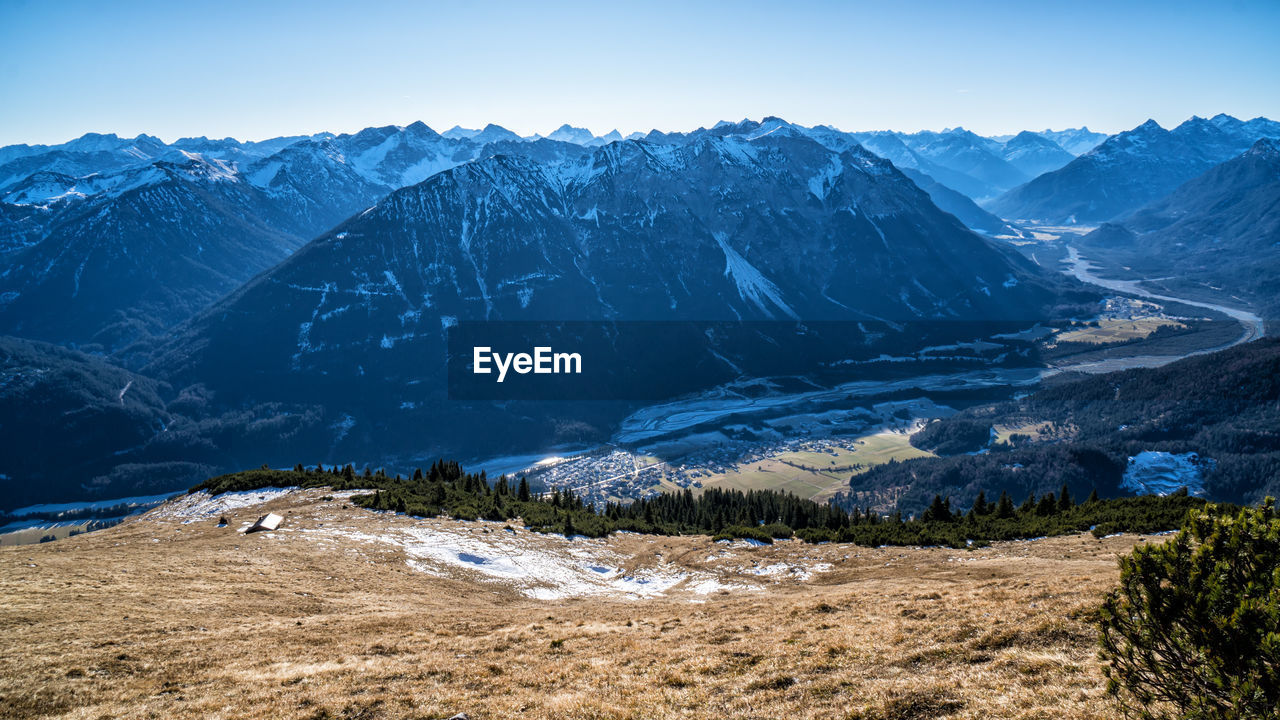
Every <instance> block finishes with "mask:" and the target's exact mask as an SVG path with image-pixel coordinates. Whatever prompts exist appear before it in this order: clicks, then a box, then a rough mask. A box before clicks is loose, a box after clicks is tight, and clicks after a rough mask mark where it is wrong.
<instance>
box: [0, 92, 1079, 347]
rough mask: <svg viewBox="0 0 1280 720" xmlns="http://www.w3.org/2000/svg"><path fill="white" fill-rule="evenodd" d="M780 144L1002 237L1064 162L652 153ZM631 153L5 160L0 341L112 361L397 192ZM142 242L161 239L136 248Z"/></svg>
mask: <svg viewBox="0 0 1280 720" xmlns="http://www.w3.org/2000/svg"><path fill="white" fill-rule="evenodd" d="M780 129H781V130H785V131H786V132H791V133H796V134H800V135H804V136H806V137H809V138H811V139H813V140H815V141H817V142H819V143H821V144H823V145H824V147H827V148H828V149H831V150H836V151H843V150H847V149H850V148H853V147H855V146H857V145H859V144H860V141H861V142H865V143H866V144H867V145H868V146H869V148H870V149H871V150H872V151H873V152H877V153H879V154H881V155H882V156H885V157H888V158H889V159H891V160H893V161H894V162H895V164H896V165H898V166H899V167H900V168H901V169H903V170H904V171H906V172H907V173H908V174H909V176H910V177H911V178H912V180H914V181H916V182H917V183H918V184H920V186H921V187H922V188H924V189H925V190H926V191H927V192H928V193H929V195H930V198H931V199H932V200H933V201H934V202H935V203H936V204H938V205H939V207H942V208H943V209H944V210H946V211H948V212H951V213H953V214H955V215H956V216H957V217H959V218H960V219H961V220H962V221H963V222H965V223H966V224H968V225H969V227H971V228H973V229H977V230H980V231H982V232H987V233H990V234H997V235H1016V234H1018V232H1019V231H1018V230H1017V229H1015V228H1013V227H1012V226H1010V225H1008V224H1007V223H1005V222H1003V221H1002V220H1000V219H999V218H997V217H995V216H993V215H991V214H990V213H987V212H985V211H983V210H982V209H980V208H979V207H978V206H977V205H976V204H975V203H974V202H973V201H972V196H978V195H984V194H990V193H993V192H995V191H996V190H997V189H998V187H1004V186H1005V185H1008V184H1010V183H1013V182H1015V181H1018V180H1020V179H1023V178H1024V177H1025V172H1026V171H1027V170H1028V169H1034V168H1036V167H1040V166H1042V165H1044V164H1045V163H1048V164H1052V163H1053V162H1057V161H1065V160H1064V157H1065V156H1067V154H1066V153H1065V151H1062V150H1061V149H1059V148H1057V147H1056V146H1054V145H1052V143H1051V141H1049V140H1045V139H1044V138H1043V137H1042V136H1041V135H1036V134H1032V133H1021V134H1019V135H1018V136H1016V137H1014V138H1012V139H1010V140H1009V141H1008V142H1006V143H999V142H996V141H993V140H988V139H984V138H980V137H978V136H977V135H974V134H973V133H969V132H968V131H965V130H963V129H956V130H951V131H946V132H943V133H918V134H915V135H898V134H893V133H875V134H850V133H844V132H841V131H838V130H835V129H833V128H829V127H826V126H818V127H814V128H804V127H801V126H798V125H794V124H791V123H787V122H785V121H783V120H781V119H779V118H773V117H770V118H765V119H764V120H762V121H759V122H755V121H750V120H744V121H742V122H738V123H728V122H722V123H719V124H717V125H715V126H713V127H712V128H710V129H706V128H702V129H699V130H695V131H693V132H690V133H661V132H658V131H652V132H650V133H648V134H646V135H644V136H643V138H644V139H645V141H646V142H650V143H653V144H663V145H667V144H675V145H680V144H687V143H690V142H694V141H697V140H698V139H700V138H704V137H741V138H746V139H751V138H754V137H758V136H762V135H765V134H768V133H772V132H777V131H779V130H780ZM637 137H638V135H635V134H633V136H632V138H633V139H635V138H637ZM620 140H621V136H620V134H619V133H617V132H616V131H614V132H611V133H609V134H608V135H604V136H599V137H597V136H593V135H592V134H591V133H590V132H588V131H586V130H583V129H581V128H574V127H571V126H568V125H565V126H562V127H560V128H558V129H557V130H556V131H554V132H552V133H551V134H550V135H549V136H548V137H546V138H543V137H540V136H534V137H532V138H521V137H520V136H518V135H517V134H515V133H513V132H511V131H509V130H506V129H505V128H502V127H499V126H497V125H488V126H486V127H485V128H483V129H480V130H467V129H463V128H453V129H451V130H449V131H447V132H445V133H443V134H439V133H436V132H435V131H434V130H432V129H431V128H429V127H427V126H426V125H425V124H423V123H421V122H417V123H413V124H411V125H408V126H405V127H395V126H387V127H378V128H367V129H365V130H362V131H360V132H358V133H354V134H343V135H333V134H330V133H321V134H317V135H310V136H294V137H283V138H275V139H271V140H266V141H261V142H239V141H237V140H234V139H230V138H227V139H221V140H211V139H208V138H184V139H181V140H178V141H177V142H174V143H172V144H171V145H166V144H165V143H163V142H161V141H160V140H159V139H157V138H154V137H150V136H146V135H140V136H138V137H136V138H119V137H116V136H115V135H94V134H91V135H86V136H84V137H82V138H79V139H77V140H74V141H71V142H69V143H65V144H63V145H59V146H53V147H48V146H26V145H19V146H10V147H6V148H2V149H0V254H2V255H3V256H4V257H5V261H6V263H7V265H6V268H5V270H4V271H3V273H0V333H9V334H14V335H19V336H23V337H30V338H34V339H39V340H44V341H49V342H55V343H62V344H70V345H73V346H76V347H83V348H85V349H88V350H90V351H105V352H114V351H117V350H120V349H121V348H123V347H125V346H127V345H128V344H130V343H131V342H135V341H137V340H140V339H143V338H146V337H148V336H154V335H158V334H162V333H163V332H165V331H166V330H167V329H168V328H171V327H173V326H174V325H176V324H177V323H179V322H181V321H183V320H185V319H187V318H189V317H191V316H192V315H194V314H195V313H197V312H198V311H200V310H202V309H204V308H206V307H208V306H209V304H210V303H212V302H213V301H214V300H216V299H218V298H220V297H222V296H224V295H226V294H227V293H229V292H231V291H232V290H234V289H235V288H237V287H238V286H239V285H241V284H242V283H244V282H245V281H247V280H249V279H250V278H252V277H253V276H255V275H257V274H258V273H260V272H263V271H265V270H267V269H268V268H270V267H272V266H273V265H275V264H276V263H277V262H279V261H281V260H283V259H284V258H285V257H287V256H288V255H289V253H291V252H292V251H293V250H295V249H296V248H298V247H300V246H301V245H302V244H303V243H305V242H306V241H307V240H309V239H311V238H313V237H315V236H316V235H318V234H320V233H322V232H324V231H325V230H327V229H329V228H331V227H333V226H334V225H335V224H337V223H338V222H340V221H342V220H343V219H345V218H347V217H349V216H350V215H352V214H354V213H356V212H359V211H361V210H363V209H365V208H368V207H370V206H372V205H373V204H374V203H375V202H376V201H378V200H379V199H381V198H383V197H385V196H386V195H388V194H389V193H391V192H392V191H394V190H397V189H399V188H402V187H407V186H410V185H413V184H416V183H419V182H422V181H423V180H425V179H427V178H428V177H430V176H432V175H434V174H436V173H438V172H441V171H443V170H447V169H449V168H452V167H456V166H458V165H460V164H462V163H467V162H472V161H474V160H477V159H480V158H485V157H490V156H493V155H498V154H502V155H509V156H523V157H528V158H531V159H534V160H537V161H541V162H558V161H562V160H568V159H573V158H577V157H581V156H583V155H585V154H586V153H588V152H589V151H591V150H592V149H594V148H596V147H600V146H602V145H605V144H608V143H611V142H618V141H620ZM1006 157H1007V158H1008V159H1005V158H1006ZM1066 159H1069V157H1066ZM1028 163H1029V164H1028ZM1020 168H1021V169H1020ZM992 183H999V185H998V187H997V186H996V185H993V184H992ZM957 188H958V189H957ZM147 228H158V229H159V231H158V232H155V233H152V232H149V231H148V230H147ZM138 236H147V237H145V238H143V239H142V240H141V242H142V244H141V245H138V246H137V247H134V238H135V237H138ZM143 248H145V250H144V249H143ZM122 284H124V285H126V287H120V286H121V285H122Z"/></svg>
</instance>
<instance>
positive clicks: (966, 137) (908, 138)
mask: <svg viewBox="0 0 1280 720" xmlns="http://www.w3.org/2000/svg"><path fill="white" fill-rule="evenodd" d="M900 137H901V138H902V140H903V142H905V143H906V144H907V146H908V147H910V148H911V149H912V150H914V151H915V152H916V153H917V154H919V155H921V156H922V157H925V158H928V159H929V160H931V161H933V162H934V163H935V164H937V165H941V166H942V167H945V168H947V169H949V170H952V171H955V172H959V173H964V174H965V175H968V176H969V177H972V178H974V179H976V180H978V181H980V182H983V183H985V184H986V185H987V186H988V187H989V188H990V189H991V190H992V191H993V192H992V193H991V195H994V194H995V193H998V192H1003V191H1004V190H1008V189H1009V188H1012V187H1014V186H1016V185H1019V184H1021V183H1024V182H1026V181H1027V180H1028V179H1029V178H1028V176H1027V174H1026V173H1025V172H1023V171H1021V170H1019V169H1018V168H1017V167H1015V166H1014V165H1013V164H1012V163H1010V162H1009V161H1007V160H1006V159H1005V158H1004V157H1002V153H1003V147H1002V146H1001V145H1000V144H999V143H994V142H992V141H990V140H987V139H986V138H983V137H979V136H978V135H975V134H974V133H971V132H969V131H968V130H965V129H964V128H955V129H952V130H945V131H943V132H940V133H935V132H921V133H915V134H912V135H900ZM957 189H958V188H957ZM974 199H975V200H979V199H982V198H981V197H977V198H974Z"/></svg>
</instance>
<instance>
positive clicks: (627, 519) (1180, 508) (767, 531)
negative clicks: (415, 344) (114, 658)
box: [191, 460, 1205, 547]
mask: <svg viewBox="0 0 1280 720" xmlns="http://www.w3.org/2000/svg"><path fill="white" fill-rule="evenodd" d="M263 487H332V488H333V489H335V490H368V491H371V492H369V493H364V494H358V495H355V496H353V497H352V499H351V501H352V503H354V504H355V505H357V506H360V507H364V508H368V509H371V510H382V511H393V512H399V513H405V514H406V515H411V516H415V517H451V518H455V519H459V520H481V519H483V520H491V521H499V522H503V521H515V520H518V521H519V522H521V523H523V525H524V526H525V527H527V528H529V529H530V530H534V531H537V532H546V533H560V534H564V535H566V536H573V535H584V536H587V537H604V536H607V535H609V534H610V533H613V532H619V531H627V532H637V533H645V534H657V535H711V536H712V537H713V538H715V539H717V540H719V539H750V540H755V541H758V542H763V543H771V542H773V541H774V540H775V539H784V538H791V537H796V538H799V539H802V540H805V541H807V542H813V543H817V542H844V543H854V544H859V545H870V546H878V545H946V546H950V547H966V546H981V545H985V544H988V543H990V542H992V541H996V540H1013V539H1022V538H1033V537H1042V536H1050V535H1061V534H1067V533H1074V532H1081V531H1086V530H1092V531H1093V532H1094V533H1095V535H1098V536H1099V537H1101V536H1102V535H1105V534H1110V533H1117V532H1153V531H1160V530H1169V529H1174V528H1177V527H1179V525H1180V524H1181V522H1182V520H1183V518H1184V517H1185V516H1186V515H1187V513H1188V511H1189V510H1191V509H1193V508H1199V507H1203V506H1204V505H1205V502H1204V501H1203V500H1201V499H1199V498H1193V497H1188V496H1187V495H1186V494H1185V493H1179V494H1175V495H1171V496H1168V497H1157V496H1142V497H1129V498H1112V499H1101V498H1099V497H1098V495H1097V493H1096V492H1094V493H1092V494H1090V495H1089V496H1088V497H1087V498H1086V499H1085V501H1083V502H1077V501H1076V499H1075V498H1074V497H1073V495H1072V493H1071V490H1070V488H1069V487H1067V486H1066V485H1064V486H1063V487H1062V488H1061V489H1060V491H1059V492H1058V493H1046V494H1042V495H1036V494H1034V493H1032V494H1029V495H1028V496H1027V497H1026V498H1025V499H1024V500H1022V501H1021V503H1018V504H1015V501H1014V500H1013V498H1012V496H1011V495H1010V494H1009V493H1008V492H1002V493H1001V494H1000V495H999V497H998V498H997V499H996V500H995V501H988V499H987V497H986V494H985V493H984V492H979V494H978V496H977V498H976V500H975V501H974V502H973V503H972V504H971V505H970V506H969V507H968V508H967V509H961V508H958V507H953V506H952V502H951V500H950V498H945V497H943V496H941V495H936V496H935V497H934V498H933V501H932V503H930V504H929V506H928V507H927V509H925V510H924V511H922V512H920V513H917V514H912V515H904V514H903V513H902V512H895V513H893V514H890V515H882V514H880V513H877V512H875V511H873V510H872V509H871V508H857V507H854V508H849V509H845V508H842V507H840V506H838V505H837V504H835V503H817V502H814V501H812V500H807V499H803V498H799V497H797V496H795V495H792V494H790V493H784V492H778V491H773V490H750V491H746V492H743V491H739V490H726V489H720V488H708V489H706V490H704V491H703V492H701V493H699V494H697V495H695V494H694V493H693V492H692V490H690V489H687V488H686V489H685V490H682V491H679V492H669V493H662V494H660V495H656V496H654V497H651V498H645V499H641V500H636V501H635V502H631V503H612V502H610V503H605V504H604V505H602V506H597V505H595V504H593V503H587V502H584V500H583V498H582V497H581V496H580V495H577V494H576V493H574V492H573V491H572V490H570V489H556V490H552V491H550V492H542V493H539V492H535V491H534V490H533V489H532V488H531V487H530V485H529V482H528V480H527V479H526V478H524V477H520V478H518V479H514V478H509V477H507V476H506V475H502V476H500V477H499V478H498V479H497V480H496V481H490V480H489V478H488V476H487V475H486V473H484V472H480V473H470V472H466V471H465V470H463V468H462V466H461V465H459V464H458V463H457V462H455V461H446V460H440V461H437V462H435V463H433V464H432V465H431V467H430V468H428V469H427V470H425V471H424V470H422V469H418V470H415V471H414V473H413V475H412V476H411V477H409V478H402V477H400V476H399V475H396V476H394V477H392V476H389V475H387V474H386V473H385V472H383V471H381V470H378V471H373V470H370V469H365V470H364V471H363V472H360V473H357V472H356V471H355V469H354V468H353V467H352V466H351V465H347V466H345V467H341V468H339V467H336V466H334V467H325V466H324V465H323V464H321V465H318V466H316V467H314V468H310V469H308V468H304V467H303V466H301V465H298V466H296V467H295V468H294V469H293V470H273V469H269V468H265V467H264V468H262V469H259V470H249V471H244V472H239V473H233V474H230V475H222V476H219V477H216V478H212V479H210V480H208V481H206V482H204V483H201V484H200V485H197V486H195V487H194V488H192V490H191V491H192V492H197V491H202V490H203V491H208V492H209V493H211V494H220V493H223V492H229V491H245V490H256V489H260V488H263Z"/></svg>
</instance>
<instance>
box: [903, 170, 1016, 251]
mask: <svg viewBox="0 0 1280 720" xmlns="http://www.w3.org/2000/svg"><path fill="white" fill-rule="evenodd" d="M901 170H902V174H904V175H906V176H907V177H909V178H911V180H912V181H913V182H915V184H916V185H918V186H920V189H921V190H924V191H925V192H927V193H929V199H930V200H932V201H933V204H934V205H937V206H938V209H939V210H942V211H944V212H949V213H951V214H952V215H955V216H956V217H957V218H958V219H959V220H960V222H962V223H964V224H965V225H966V226H967V227H969V228H970V229H973V230H978V231H981V232H984V233H987V234H988V235H1014V236H1018V235H1021V234H1022V231H1021V230H1019V229H1018V228H1016V227H1014V226H1013V225H1010V224H1009V223H1007V222H1005V221H1004V220H1001V219H1000V218H998V217H996V216H995V215H992V214H991V213H989V212H987V211H986V210H983V209H982V208H980V207H978V204H977V203H975V202H974V201H973V200H970V199H969V196H968V195H965V194H964V193H961V192H959V191H956V190H952V189H951V188H949V187H947V186H946V185H943V184H942V183H940V182H938V181H937V180H934V179H933V178H932V177H930V176H928V175H926V174H924V173H922V172H920V171H919V170H913V169H911V168H901Z"/></svg>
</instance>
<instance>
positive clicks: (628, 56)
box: [0, 0, 1280, 145]
mask: <svg viewBox="0 0 1280 720" xmlns="http://www.w3.org/2000/svg"><path fill="white" fill-rule="evenodd" d="M362 5H368V6H367V7H365V6H362ZM460 5H462V4H461V3H431V2H391V3H351V2H344V3H338V2H326V1H325V0H315V1H313V2H305V3H304V2H298V3H272V2H265V1H264V0H258V1H257V2H240V1H238V0H224V1H222V2H217V3H201V2H168V3H147V2H101V1H98V2H78V1H76V0H69V1H62V2H57V3H47V2H26V1H24V0H0V145H4V144H12V143H20V142H26V143H53V142H61V141H65V140H67V139H70V138H72V137H76V136H78V135H80V134H82V133H84V132H86V131H96V132H115V133H118V134H121V135H129V136H132V135H136V134H138V133H142V132H146V133H149V134H153V135H158V136H160V137H161V138H163V139H165V140H173V139H176V138H177V137H181V136H190V135H208V136H211V137H223V136H228V135H230V136H234V137H237V138H240V139H261V138H265V137H271V136H276V135H284V134H296V133H311V132H317V131H322V130H328V131H333V132H347V131H354V130H357V129H360V128H363V127H367V126H371V125H386V124H400V125H404V124H408V123H410V122H412V121H414V120H422V121H424V122H426V123H427V124H428V125H430V126H432V127H433V128H435V129H437V130H445V129H447V128H449V127H452V126H453V125H455V124H460V125H463V126H464V127H477V126H482V125H483V124H485V123H488V122H495V123H498V124H500V125H503V126H505V127H508V128H510V129H512V130H515V131H516V132H519V133H521V134H530V133H534V132H541V133H544V134H545V133H547V132H550V131H551V130H553V129H555V128H556V127H558V126H559V125H560V124H561V123H564V122H568V123H571V124H574V125H577V126H585V127H588V128H590V129H591V130H593V131H595V132H596V133H603V132H605V131H608V130H610V129H612V128H615V127H616V128H619V129H620V130H622V131H623V132H624V133H626V132H630V131H633V130H642V131H647V130H649V129H650V128H653V127H657V128H660V129H664V130H688V129H693V128H696V127H698V126H701V125H710V124H713V123H714V122H716V121H717V120H721V119H729V120H739V119H741V118H743V117H753V118H759V117H762V116H764V115H779V116H781V117H784V118H786V119H788V120H791V121H793V122H800V123H803V124H806V125H809V124H816V123H828V124H832V125H835V126H837V127H840V128H842V129H846V130H867V129H884V128H892V129H898V130H908V131H912V130H919V129H926V128H929V129H941V128H944V127H952V126H956V125H963V126H964V127H967V128H969V129H971V130H974V131H976V132H980V133H984V134H996V133H1003V132H1011V131H1016V130H1019V129H1042V128H1044V127H1054V128H1062V127H1067V126H1079V125H1082V124H1087V125H1088V126H1089V127H1091V128H1094V129H1096V130H1102V131H1112V132H1113V131H1117V130H1121V129H1126V128H1129V127H1133V126H1135V125H1137V124H1139V123H1141V122H1142V121H1144V120H1145V119H1147V118H1148V117H1152V118H1155V119H1156V120H1157V121H1159V122H1160V123H1161V124H1163V125H1166V126H1171V125H1173V124H1176V123H1178V122H1180V121H1181V120H1183V119H1185V118H1187V117H1188V116H1190V115H1193V114H1199V115H1206V116H1207V115H1213V114H1216V113H1218V112H1226V113H1229V114H1232V115H1236V116H1238V117H1243V118H1249V117H1254V116H1257V115H1267V116H1269V117H1272V118H1280V42H1276V38H1277V37H1280V2H1276V1H1275V0H1260V1H1257V2H1243V1H1241V2H1196V3H1187V2H1178V1H1177V0H1165V1H1164V2H1129V3H1126V2H1093V1H1092V0H1075V1H1073V2H1040V1H1034V2H982V1H981V0H972V1H970V2H960V1H953V2H884V3H879V2H876V3H872V2H808V1H805V0H774V1H773V2H750V1H748V0H737V1H736V2H731V3H711V2H707V3H688V2H687V3H661V2H658V3H628V4H613V3H609V4H606V3H596V4H592V3H545V4H541V3H536V2H519V3H506V2H487V3H477V4H475V5H474V6H471V7H460Z"/></svg>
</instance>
